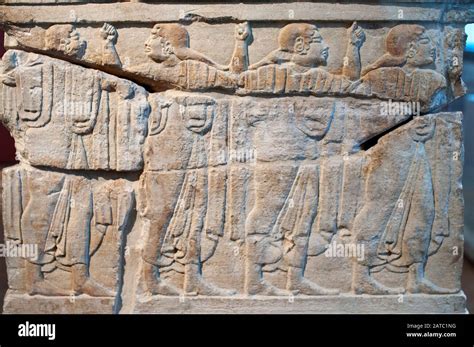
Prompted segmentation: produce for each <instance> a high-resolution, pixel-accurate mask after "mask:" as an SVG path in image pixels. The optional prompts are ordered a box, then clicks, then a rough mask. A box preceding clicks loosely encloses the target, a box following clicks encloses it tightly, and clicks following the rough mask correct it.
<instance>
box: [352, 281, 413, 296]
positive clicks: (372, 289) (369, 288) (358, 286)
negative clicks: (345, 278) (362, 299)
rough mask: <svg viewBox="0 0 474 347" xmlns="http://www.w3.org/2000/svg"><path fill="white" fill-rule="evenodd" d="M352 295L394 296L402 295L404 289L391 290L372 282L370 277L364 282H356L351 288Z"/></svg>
mask: <svg viewBox="0 0 474 347" xmlns="http://www.w3.org/2000/svg"><path fill="white" fill-rule="evenodd" d="M352 290H353V292H354V294H371V295H390V294H392V295H394V294H395V295H396V294H403V293H404V292H405V289H404V288H401V287H397V288H391V287H387V286H385V285H383V284H382V283H380V282H378V281H376V280H374V279H373V278H372V277H367V278H366V279H365V280H364V281H356V283H355V284H353V288H352Z"/></svg>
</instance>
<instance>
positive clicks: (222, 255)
mask: <svg viewBox="0 0 474 347" xmlns="http://www.w3.org/2000/svg"><path fill="white" fill-rule="evenodd" d="M8 2H9V3H10V5H9V6H8V7H4V6H0V11H2V14H3V17H2V18H3V19H2V25H3V26H4V27H5V31H6V37H5V43H6V46H7V47H8V48H9V50H8V51H7V53H6V54H5V56H4V57H3V60H2V65H1V71H0V77H1V78H0V79H1V84H0V89H1V98H0V120H1V121H2V122H3V123H4V124H5V125H6V126H7V127H8V129H9V130H10V131H11V133H12V135H13V136H14V137H15V141H16V145H17V156H18V160H19V164H18V165H16V166H14V167H11V168H8V169H6V170H5V171H4V172H3V180H2V183H3V221H4V226H5V233H6V240H7V242H8V243H9V245H10V247H11V250H12V253H11V254H10V255H9V256H8V258H7V261H8V264H7V266H8V277H9V288H10V289H9V291H8V293H7V296H6V300H5V304H4V309H5V311H6V312H8V313H26V312H31V313H313V312H314V313H380V312H384V313H386V312H390V313H463V312H465V296H464V294H463V293H462V291H461V289H460V274H461V262H462V251H463V201H462V185H461V178H462V161H463V144H462V114H461V113H456V112H440V111H441V110H442V108H443V107H445V106H446V105H448V104H449V103H450V102H452V101H453V100H455V99H457V98H459V97H461V96H462V95H464V93H465V87H464V84H463V82H462V78H461V75H462V64H463V61H462V52H463V47H464V40H465V35H464V33H463V31H462V24H463V23H466V22H468V21H469V20H472V11H470V9H469V7H468V6H465V5H463V4H460V5H459V6H457V7H456V8H454V7H451V6H450V5H446V4H439V3H434V4H430V6H427V4H426V3H425V2H418V3H416V4H415V5H410V6H407V5H406V4H404V3H399V4H397V3H395V4H393V5H387V6H378V5H374V4H369V3H364V4H358V5H351V4H346V3H344V4H329V3H310V2H295V3H291V2H290V3H284V4H283V3H281V4H280V3H278V4H272V5H268V4H267V5H262V4H257V3H255V4H234V3H227V4H208V5H206V6H205V7H200V6H198V7H195V5H192V4H187V3H183V4H154V3H153V4H151V3H134V2H133V3H114V4H107V3H101V4H98V3H87V2H86V3H85V4H81V5H77V4H75V1H64V2H60V4H57V5H54V6H53V5H50V2H49V1H34V0H26V1H16V2H15V1H8ZM38 3H41V4H42V5H38ZM20 4H22V5H21V6H20ZM445 6H446V7H445ZM269 7H271V8H269ZM112 8H113V9H114V11H111V9H112ZM53 9H54V10H53ZM397 20H398V23H397V24H394V21H397ZM414 22H417V23H420V22H423V25H421V24H415V23H414ZM28 246H33V248H32V249H33V250H35V249H36V251H37V252H36V257H33V258H32V257H31V256H30V255H31V254H27V253H25V252H26V251H27V250H30V249H29V248H28ZM13 250H15V252H17V253H13V252H14V251H13ZM19 251H25V252H23V253H18V252H19Z"/></svg>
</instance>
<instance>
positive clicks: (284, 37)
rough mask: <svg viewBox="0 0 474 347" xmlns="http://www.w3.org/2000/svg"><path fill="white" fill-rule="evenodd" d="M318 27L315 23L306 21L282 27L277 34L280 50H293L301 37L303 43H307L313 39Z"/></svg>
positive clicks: (292, 51)
mask: <svg viewBox="0 0 474 347" xmlns="http://www.w3.org/2000/svg"><path fill="white" fill-rule="evenodd" d="M317 30H318V29H317V28H316V26H315V25H312V24H306V23H292V24H288V25H287V26H285V27H283V28H282V29H281V30H280V33H279V35H278V44H279V46H280V50H282V51H285V52H291V53H294V52H295V45H296V44H297V43H298V40H300V39H301V38H303V41H304V42H302V43H303V44H305V45H307V44H308V43H309V42H311V41H312V40H313V37H314V34H315V32H316V31H317Z"/></svg>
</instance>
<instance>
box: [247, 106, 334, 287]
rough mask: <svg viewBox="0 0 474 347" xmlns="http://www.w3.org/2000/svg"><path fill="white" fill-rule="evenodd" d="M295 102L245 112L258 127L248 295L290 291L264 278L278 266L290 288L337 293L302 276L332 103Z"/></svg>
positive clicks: (249, 221)
mask: <svg viewBox="0 0 474 347" xmlns="http://www.w3.org/2000/svg"><path fill="white" fill-rule="evenodd" d="M292 100H294V98H293V99H292ZM292 102H293V101H290V100H288V99H278V100H272V101H271V102H264V101H259V102H258V103H256V105H255V106H254V107H253V108H252V107H249V108H248V112H247V113H248V117H249V122H250V125H251V126H253V127H254V128H255V132H254V140H253V144H254V149H255V152H256V163H255V168H254V180H255V181H254V185H255V204H254V207H253V209H252V210H251V212H250V213H249V215H248V216H247V221H246V227H245V229H246V239H245V242H246V264H245V292H246V293H247V294H250V295H255V294H258V295H287V294H288V292H286V291H284V290H281V289H278V288H276V287H274V286H273V285H271V284H270V283H268V282H267V281H265V279H264V277H263V271H264V270H266V271H269V270H272V269H275V268H278V267H280V268H282V269H284V270H286V271H287V272H288V274H287V285H286V289H287V290H290V291H292V292H295V293H301V294H307V295H321V294H336V293H337V291H335V290H331V289H326V288H322V287H320V286H319V285H317V284H316V283H313V282H311V281H309V280H308V279H306V278H304V269H305V265H306V256H307V251H308V246H309V237H310V233H311V229H312V226H313V222H314V220H315V217H316V215H317V211H318V201H319V185H320V183H319V178H320V174H319V171H320V164H319V159H318V158H319V155H320V146H319V141H320V140H321V139H322V138H323V137H324V136H325V135H326V133H327V131H328V130H329V127H330V124H331V122H332V119H333V117H334V103H333V101H332V100H330V101H329V103H328V102H327V100H326V101H323V100H307V99H306V98H301V99H298V100H296V102H295V104H293V103H292ZM282 262H283V264H281V263H282Z"/></svg>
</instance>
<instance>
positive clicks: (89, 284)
mask: <svg viewBox="0 0 474 347" xmlns="http://www.w3.org/2000/svg"><path fill="white" fill-rule="evenodd" d="M75 291H76V293H77V294H87V295H90V296H98V297H101V296H108V297H110V296H114V293H113V292H112V291H111V290H109V289H107V288H104V287H103V286H101V285H100V284H99V283H97V282H95V281H94V280H92V279H90V278H88V279H87V280H86V281H85V282H84V283H83V284H82V285H81V286H80V287H79V288H77V289H76V290H75Z"/></svg>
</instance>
